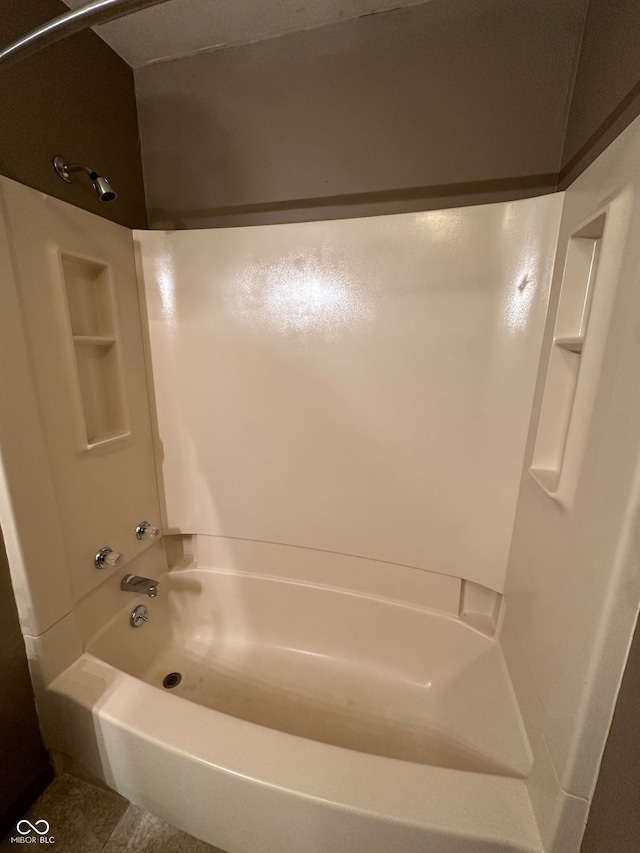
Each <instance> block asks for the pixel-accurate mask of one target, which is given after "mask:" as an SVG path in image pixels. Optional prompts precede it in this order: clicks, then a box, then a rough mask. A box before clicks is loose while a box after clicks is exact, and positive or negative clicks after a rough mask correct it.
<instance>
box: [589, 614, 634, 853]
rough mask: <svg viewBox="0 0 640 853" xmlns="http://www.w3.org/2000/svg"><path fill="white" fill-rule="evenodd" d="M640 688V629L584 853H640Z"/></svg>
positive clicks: (605, 759)
mask: <svg viewBox="0 0 640 853" xmlns="http://www.w3.org/2000/svg"><path fill="white" fill-rule="evenodd" d="M639 685H640V632H639V631H638V630H637V628H636V633H635V636H634V639H633V642H632V644H631V649H630V651H629V658H628V660H627V666H626V668H625V672H624V677H623V679H622V684H621V686H620V693H619V694H618V701H617V702H616V710H615V714H614V717H613V722H612V724H611V731H610V732H609V738H608V740H607V746H606V749H605V752H604V756H603V759H602V765H601V766H600V773H599V775H598V784H597V785H596V790H595V794H594V797H593V802H592V804H591V810H590V812H589V820H588V822H587V828H586V831H585V835H584V840H583V842H582V847H581V853H601V851H603V850H606V851H607V853H636V851H637V849H638V838H639V837H640V809H638V767H639V766H640V728H639V727H638V687H639Z"/></svg>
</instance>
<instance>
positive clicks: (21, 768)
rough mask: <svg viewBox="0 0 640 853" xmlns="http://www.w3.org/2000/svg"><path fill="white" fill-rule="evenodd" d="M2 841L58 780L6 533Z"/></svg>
mask: <svg viewBox="0 0 640 853" xmlns="http://www.w3.org/2000/svg"><path fill="white" fill-rule="evenodd" d="M0 666H1V667H2V680H3V689H2V691H0V839H2V838H3V837H4V836H5V835H6V834H7V832H9V830H10V829H11V827H12V826H13V825H14V823H15V821H16V820H18V819H19V818H20V817H21V816H22V814H23V813H24V811H25V810H26V809H27V808H28V806H30V805H31V803H32V802H33V800H34V799H35V798H36V797H37V796H38V795H39V794H40V793H41V792H42V790H43V789H44V788H45V787H46V786H47V785H48V783H49V782H50V781H51V778H52V776H53V772H52V770H51V766H50V764H49V760H48V758H47V754H46V752H45V750H44V746H43V745H42V738H41V737H40V729H39V726H38V717H37V714H36V706H35V702H34V698H33V690H32V687H31V682H30V680H29V670H28V668H27V658H26V654H25V649H24V640H23V639H22V632H21V630H20V623H19V621H18V613H17V610H16V604H15V601H14V598H13V590H12V588H11V580H10V577H9V563H8V561H7V555H6V552H5V548H4V541H3V539H2V533H1V532H0Z"/></svg>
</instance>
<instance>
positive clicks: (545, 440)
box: [529, 213, 606, 500]
mask: <svg viewBox="0 0 640 853" xmlns="http://www.w3.org/2000/svg"><path fill="white" fill-rule="evenodd" d="M605 221H606V214H605V213H602V214H600V215H599V216H598V217H596V218H595V219H594V220H592V221H591V222H589V223H588V224H587V225H586V226H584V227H583V228H581V229H580V230H579V231H577V232H576V233H575V234H573V235H572V236H571V237H570V239H569V244H568V247H567V256H566V261H565V266H564V274H563V279H562V289H561V291H560V301H559V304H558V313H557V316H556V324H555V329H554V337H553V344H552V348H551V354H550V358H549V367H548V369H547V378H546V381H545V386H544V393H543V397H542V407H541V410H540V419H539V421H538V430H537V433H536V441H535V447H534V451H533V458H532V462H531V467H530V468H529V473H530V474H531V476H532V477H533V478H534V479H535V480H536V482H537V483H538V485H539V486H540V487H541V488H542V489H543V490H544V491H545V492H546V493H547V494H548V495H550V496H551V497H553V498H555V499H556V500H558V499H559V489H560V483H561V478H562V475H563V469H564V463H565V457H566V453H567V442H568V440H569V435H570V427H571V424H572V419H573V417H574V413H575V401H576V396H577V395H578V393H579V386H580V383H581V366H582V358H583V350H584V348H585V344H586V340H587V328H588V325H589V314H590V310H591V302H592V299H593V291H594V287H595V280H596V275H597V270H598V260H599V256H600V248H601V242H602V235H603V233H604V226H605ZM584 428H586V425H585V427H584ZM574 473H575V472H574Z"/></svg>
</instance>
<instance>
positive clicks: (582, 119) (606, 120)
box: [560, 0, 640, 189]
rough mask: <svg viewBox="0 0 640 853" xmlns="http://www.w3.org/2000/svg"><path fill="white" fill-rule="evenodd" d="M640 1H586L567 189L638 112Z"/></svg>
mask: <svg viewBox="0 0 640 853" xmlns="http://www.w3.org/2000/svg"><path fill="white" fill-rule="evenodd" d="M639 43H640V4H638V2H637V0H616V2H615V3H612V2H611V0H590V2H589V7H588V13H587V18H586V23H585V28H584V36H583V39H582V44H581V48H580V61H579V64H578V68H577V73H576V80H575V86H574V89H573V94H572V99H571V110H570V112H569V120H568V123H567V132H566V138H565V143H564V152H563V155H562V170H561V173H560V188H561V189H565V188H566V187H568V186H569V184H570V183H571V182H572V181H573V180H575V178H576V177H577V176H578V175H579V174H581V172H583V171H584V170H585V169H586V168H587V166H588V165H589V164H590V163H592V162H593V160H595V158H596V157H597V156H598V155H599V154H600V153H601V152H602V151H604V149H605V148H606V147H607V145H609V144H610V143H611V142H612V141H613V140H614V139H615V138H616V136H617V135H618V134H619V133H620V132H621V131H622V130H624V128H625V127H626V126H627V125H628V124H629V123H630V122H631V121H633V119H634V118H635V117H636V116H637V115H638V114H639V113H640V51H638V44H639Z"/></svg>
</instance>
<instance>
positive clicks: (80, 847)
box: [0, 773, 224, 853]
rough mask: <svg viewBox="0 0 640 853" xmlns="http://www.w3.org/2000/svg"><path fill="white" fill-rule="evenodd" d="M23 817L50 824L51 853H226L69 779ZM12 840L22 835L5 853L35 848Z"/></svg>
mask: <svg viewBox="0 0 640 853" xmlns="http://www.w3.org/2000/svg"><path fill="white" fill-rule="evenodd" d="M24 817H25V818H26V819H27V820H29V821H31V822H32V823H37V821H40V820H46V821H48V823H49V826H50V829H49V835H50V836H53V838H54V839H55V841H54V843H52V844H47V846H46V847H44V845H43V843H42V842H40V843H38V845H37V847H38V849H39V850H43V849H46V850H49V851H50V853H224V851H222V850H219V849H218V848H217V847H212V846H211V845H210V844H205V843H204V842H203V841H198V839H197V838H192V836H190V835H187V834H186V833H184V832H181V831H180V830H178V829H175V828H174V827H173V826H169V824H168V823H165V822H164V821H162V820H160V819H159V818H157V817H154V815H152V814H150V813H149V812H146V811H144V809H141V808H138V806H134V805H132V804H131V803H130V802H129V801H128V800H125V799H124V797H121V796H119V795H118V794H116V793H114V792H113V791H109V790H105V789H103V788H98V787H96V786H95V785H92V784H90V783H89V782H85V781H84V780H82V779H78V778H76V777H75V776H70V775H69V774H68V773H63V774H62V775H60V776H56V778H55V779H54V780H53V782H52V783H51V784H50V785H49V787H48V788H47V789H46V791H44V793H43V794H42V795H41V796H40V797H39V798H38V799H37V800H36V802H35V803H34V804H33V806H32V807H31V808H30V809H29V811H28V812H27V813H26V814H25V816H24ZM40 826H42V824H40ZM31 834H32V833H29V835H31ZM33 834H34V835H35V833H33ZM12 836H13V837H16V836H19V833H18V832H17V831H15V830H12V831H11V832H10V833H9V835H8V836H7V837H6V838H5V839H4V841H3V842H2V843H1V844H0V853H4V851H5V850H9V849H11V850H13V851H14V853H15V851H16V850H23V851H24V850H29V849H33V848H34V847H35V844H27V843H22V844H20V845H19V846H18V845H17V844H16V843H15V842H12V841H11V837H12ZM27 837H29V836H25V838H27ZM38 840H39V839H38Z"/></svg>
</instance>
